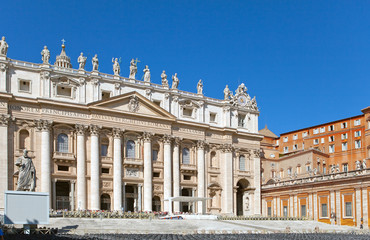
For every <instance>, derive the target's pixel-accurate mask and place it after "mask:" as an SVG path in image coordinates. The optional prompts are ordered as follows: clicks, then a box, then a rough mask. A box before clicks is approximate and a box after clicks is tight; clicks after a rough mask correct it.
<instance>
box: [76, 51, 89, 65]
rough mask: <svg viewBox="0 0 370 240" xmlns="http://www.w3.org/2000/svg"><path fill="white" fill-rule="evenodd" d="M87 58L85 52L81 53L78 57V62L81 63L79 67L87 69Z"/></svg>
mask: <svg viewBox="0 0 370 240" xmlns="http://www.w3.org/2000/svg"><path fill="white" fill-rule="evenodd" d="M86 59H87V57H85V56H84V54H83V53H81V55H80V56H79V57H78V59H77V62H78V64H79V69H85V64H86Z"/></svg>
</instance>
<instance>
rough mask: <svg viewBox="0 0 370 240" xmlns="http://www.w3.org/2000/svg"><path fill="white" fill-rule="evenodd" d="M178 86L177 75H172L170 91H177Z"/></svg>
mask: <svg viewBox="0 0 370 240" xmlns="http://www.w3.org/2000/svg"><path fill="white" fill-rule="evenodd" d="M178 86H179V78H178V77H177V73H175V75H172V89H177V87H178Z"/></svg>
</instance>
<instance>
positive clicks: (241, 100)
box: [238, 96, 247, 106]
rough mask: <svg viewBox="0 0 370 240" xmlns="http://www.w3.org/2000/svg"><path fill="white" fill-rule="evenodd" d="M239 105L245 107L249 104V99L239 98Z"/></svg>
mask: <svg viewBox="0 0 370 240" xmlns="http://www.w3.org/2000/svg"><path fill="white" fill-rule="evenodd" d="M238 103H239V105H240V106H245V105H246V104H247V98H246V97H245V96H239V97H238Z"/></svg>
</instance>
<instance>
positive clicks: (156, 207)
mask: <svg viewBox="0 0 370 240" xmlns="http://www.w3.org/2000/svg"><path fill="white" fill-rule="evenodd" d="M152 208H153V212H160V211H161V199H160V198H159V197H158V196H154V197H153V199H152Z"/></svg>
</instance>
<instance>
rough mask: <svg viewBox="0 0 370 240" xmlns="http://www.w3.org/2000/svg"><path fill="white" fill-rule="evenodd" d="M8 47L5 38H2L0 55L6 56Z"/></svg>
mask: <svg viewBox="0 0 370 240" xmlns="http://www.w3.org/2000/svg"><path fill="white" fill-rule="evenodd" d="M8 47H9V45H8V44H7V43H6V42H5V37H4V36H3V37H2V38H1V41H0V55H2V56H6V54H7V52H8Z"/></svg>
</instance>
